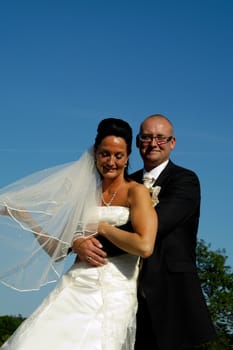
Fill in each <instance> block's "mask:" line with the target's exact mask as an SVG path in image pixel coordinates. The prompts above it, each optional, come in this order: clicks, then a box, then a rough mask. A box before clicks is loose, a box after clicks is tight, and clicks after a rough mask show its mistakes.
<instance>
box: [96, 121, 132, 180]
mask: <svg viewBox="0 0 233 350" xmlns="http://www.w3.org/2000/svg"><path fill="white" fill-rule="evenodd" d="M106 136H117V137H122V138H123V139H124V140H125V143H126V146H127V155H128V156H129V155H130V154H131V151H132V138H133V133H132V128H131V126H130V125H129V124H128V123H127V122H126V121H125V120H122V119H118V118H106V119H103V120H101V122H100V123H99V125H98V127H97V135H96V138H95V143H94V148H95V149H96V148H97V147H98V146H99V145H100V144H101V142H102V140H103V139H104V138H105V137H106ZM128 165H129V164H128V163H127V165H126V167H125V172H124V175H125V178H127V179H128Z"/></svg>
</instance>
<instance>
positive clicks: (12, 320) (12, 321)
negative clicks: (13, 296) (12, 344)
mask: <svg viewBox="0 0 233 350" xmlns="http://www.w3.org/2000/svg"><path fill="white" fill-rule="evenodd" d="M24 319H25V318H23V317H22V316H21V315H18V316H0V346H1V345H2V344H3V343H4V342H5V341H6V340H7V339H8V338H9V337H10V335H11V334H12V333H13V332H14V331H15V330H16V328H18V327H19V325H20V324H21V323H22V322H23V320H24Z"/></svg>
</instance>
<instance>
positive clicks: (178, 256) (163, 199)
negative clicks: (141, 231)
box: [73, 114, 216, 350]
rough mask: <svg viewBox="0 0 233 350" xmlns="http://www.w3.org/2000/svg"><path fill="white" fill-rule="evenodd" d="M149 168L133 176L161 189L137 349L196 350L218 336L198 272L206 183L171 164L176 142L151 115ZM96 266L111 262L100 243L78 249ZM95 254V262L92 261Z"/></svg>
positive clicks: (144, 144) (145, 129) (142, 135)
mask: <svg viewBox="0 0 233 350" xmlns="http://www.w3.org/2000/svg"><path fill="white" fill-rule="evenodd" d="M136 142H137V147H138V148H139V152H140V155H141V157H142V159H143V163H144V168H143V169H141V170H139V171H137V172H135V173H134V174H132V176H131V177H132V178H133V179H134V180H136V181H138V182H142V181H143V178H147V181H150V180H148V178H152V180H151V184H152V186H159V187H160V192H159V203H158V204H157V206H156V211H157V213H158V218H159V230H158V234H157V239H156V244H155V249H154V253H153V254H152V256H150V257H149V258H147V259H144V260H143V264H142V268H141V272H140V276H139V288H138V302H139V303H138V313H137V336H136V344H135V349H136V350H144V349H153V350H184V349H187V350H188V349H189V350H191V349H193V347H194V346H195V345H199V344H202V343H205V342H208V341H210V340H211V339H213V338H214V337H215V335H216V334H215V329H214V326H213V324H212V322H211V319H210V316H209V312H208V309H207V306H206V303H205V300H204V297H203V294H202V290H201V285H200V281H199V279H198V274H197V268H196V253H195V249H196V240H197V230H198V222H199V214H200V185H199V180H198V177H197V176H196V174H195V173H194V172H192V171H190V170H188V169H185V168H181V167H179V166H177V165H175V164H174V163H172V162H171V160H170V153H171V151H172V150H173V149H174V148H175V144H176V139H175V136H174V130H173V125H172V123H171V122H170V121H169V120H168V119H167V118H166V117H165V116H163V115H160V114H155V115H151V116H149V117H147V118H146V119H145V120H144V121H143V122H142V123H141V126H140V130H139V134H138V135H137V141H136ZM73 250H75V251H76V252H77V253H78V255H79V258H80V259H81V260H85V261H89V263H90V264H91V265H93V266H99V265H103V264H105V263H107V260H106V254H105V252H104V247H102V246H101V245H99V242H98V240H97V239H95V238H93V241H89V240H87V241H86V242H85V243H83V244H81V245H80V246H79V247H75V246H74V247H73ZM90 256H91V260H90V259H89V257H90Z"/></svg>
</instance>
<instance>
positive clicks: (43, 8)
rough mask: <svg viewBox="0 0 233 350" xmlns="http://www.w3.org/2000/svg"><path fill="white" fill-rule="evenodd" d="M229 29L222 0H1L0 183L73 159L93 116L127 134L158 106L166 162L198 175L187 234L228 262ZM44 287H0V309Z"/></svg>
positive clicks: (232, 92) (232, 114) (11, 308)
mask: <svg viewBox="0 0 233 350" xmlns="http://www.w3.org/2000/svg"><path fill="white" fill-rule="evenodd" d="M232 38H233V1H232V0H176V1H174V0H160V1H157V0H154V1H152V0H115V1H112V0H98V1H97V0H63V1H61V0H54V1H51V0H39V1H38V0H33V1H32V0H27V1H26V0H20V1H18V0H1V1H0V52H1V54H0V116H1V137H0V161H1V175H0V187H3V186H4V185H6V184H8V183H10V182H12V181H14V180H16V179H18V178H20V177H22V176H24V175H27V174H29V173H32V172H34V171H36V170H39V169H42V168H46V167H50V166H53V165H56V164H60V163H64V162H68V161H71V160H74V159H76V158H77V157H79V156H80V154H81V153H82V152H83V151H84V150H85V149H86V148H87V147H89V146H90V145H91V144H92V142H93V139H94V136H95V132H96V126H97V124H98V122H99V121H100V120H101V119H102V118H105V117H109V116H114V117H120V118H123V119H126V120H127V121H128V122H129V123H130V124H131V125H132V127H133V131H134V136H135V135H136V133H137V131H138V126H139V123H140V122H141V121H142V120H143V119H144V118H145V117H146V116H148V115H150V114H152V113H162V114H165V115H166V116H167V117H168V118H170V119H171V120H172V122H173V123H174V125H175V134H176V137H177V146H176V149H175V150H174V152H173V153H172V160H173V161H174V162H176V163H177V164H180V165H182V166H185V167H188V168H191V169H193V170H194V171H195V172H196V173H197V174H198V176H199V178H200V181H201V186H202V209H201V220H200V227H199V238H203V239H204V240H205V242H206V243H210V244H211V249H213V250H216V249H222V248H225V249H226V255H227V256H228V257H229V258H228V259H227V263H228V264H229V265H230V266H233V232H232V207H233V206H232V200H233V199H232V198H233V186H232V173H233V162H232V161H233V154H232V149H233V137H232V132H233V45H232ZM139 167H141V160H140V158H139V155H138V152H137V149H136V148H135V147H134V150H133V155H132V158H131V170H132V171H133V170H136V169H137V168H139ZM50 289H51V287H48V288H44V289H43V290H42V291H41V292H36V293H35V292H33V293H18V292H15V291H11V290H10V289H8V288H6V287H4V286H0V314H1V315H3V314H11V315H16V314H19V313H20V314H22V315H23V316H28V315H29V314H30V313H31V312H32V311H33V310H34V309H35V307H36V306H37V305H38V304H39V303H40V302H41V300H42V298H43V297H44V295H46V294H47V293H48V291H49V290H50Z"/></svg>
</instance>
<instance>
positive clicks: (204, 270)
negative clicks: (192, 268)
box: [197, 240, 233, 350]
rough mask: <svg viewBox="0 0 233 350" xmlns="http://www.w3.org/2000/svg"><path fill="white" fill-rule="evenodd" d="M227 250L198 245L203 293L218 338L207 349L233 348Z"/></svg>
mask: <svg viewBox="0 0 233 350" xmlns="http://www.w3.org/2000/svg"><path fill="white" fill-rule="evenodd" d="M226 261H227V256H226V251H225V249H222V250H220V249H218V250H216V251H211V250H210V244H208V245H207V244H206V243H205V242H204V241H203V240H199V241H198V245H197V266H198V271H199V277H200V280H201V284H202V289H203V293H204V296H205V299H206V302H207V305H208V307H209V310H210V314H211V317H212V320H213V322H214V324H215V326H216V330H217V334H218V337H217V339H216V341H214V342H212V343H211V344H207V345H205V346H202V347H201V349H203V350H204V349H206V350H230V349H233V273H232V270H231V267H230V266H228V265H227V264H226Z"/></svg>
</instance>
